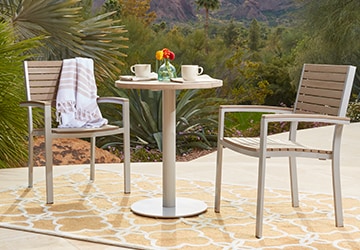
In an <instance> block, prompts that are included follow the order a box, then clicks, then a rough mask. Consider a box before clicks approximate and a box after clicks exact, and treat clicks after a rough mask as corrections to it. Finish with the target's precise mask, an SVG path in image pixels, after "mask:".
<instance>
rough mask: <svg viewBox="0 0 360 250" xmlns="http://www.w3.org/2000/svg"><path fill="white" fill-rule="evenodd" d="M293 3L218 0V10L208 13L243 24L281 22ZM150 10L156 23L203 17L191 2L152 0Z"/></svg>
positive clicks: (282, 1) (285, 17) (295, 7)
mask: <svg viewBox="0 0 360 250" xmlns="http://www.w3.org/2000/svg"><path fill="white" fill-rule="evenodd" d="M295 1H296V0H220V8H219V9H217V10H213V11H210V16H211V17H212V18H216V19H220V20H231V19H233V20H238V21H246V20H252V19H257V20H258V21H267V22H273V23H274V22H275V23H281V22H283V21H285V20H284V19H287V18H288V15H289V13H291V12H293V11H294V10H296V9H297V8H298V7H299V6H298V4H296V3H295ZM150 7H151V11H155V12H156V15H157V21H166V22H187V21H192V20H196V19H197V15H203V14H204V10H203V9H200V10H199V9H197V6H196V4H195V0H192V1H189V0H152V1H151V3H150Z"/></svg>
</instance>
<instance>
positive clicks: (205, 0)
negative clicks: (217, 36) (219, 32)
mask: <svg viewBox="0 0 360 250" xmlns="http://www.w3.org/2000/svg"><path fill="white" fill-rule="evenodd" d="M195 3H196V5H197V6H198V9H200V8H204V9H205V34H208V29H209V11H210V10H215V9H218V8H220V1H219V0H195Z"/></svg>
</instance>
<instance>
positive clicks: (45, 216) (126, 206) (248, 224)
mask: <svg viewBox="0 0 360 250" xmlns="http://www.w3.org/2000/svg"><path fill="white" fill-rule="evenodd" d="M54 185H55V187H54V191H55V203H54V204H53V205H46V204H45V184H44V182H38V183H36V184H35V185H34V187H33V188H32V189H29V188H27V187H26V186H25V183H24V186H21V187H16V188H11V189H9V190H6V191H2V192H0V227H4V228H11V229H18V230H25V231H30V232H36V233H43V234H49V235H56V236H59V237H65V238H71V239H79V240H86V241H91V242H97V243H103V244H110V245H114V246H122V247H129V248H135V249H207V250H211V249H327V250H328V249H360V230H359V229H360V198H359V197H357V198H355V197H353V198H351V197H350V198H349V197H346V198H343V206H344V220H345V227H343V228H336V227H335V225H334V212H333V201H332V196H331V195H325V194H318V193H317V194H316V193H301V194H300V201H301V202H300V208H292V207H291V199H290V193H289V192H288V191H287V190H271V189H267V190H266V194H265V197H266V199H265V213H264V230H263V238H262V239H256V238H255V237H254V231H255V205H256V188H255V187H250V186H243V185H223V201H222V206H221V213H215V212H214V210H213V204H214V184H213V183H212V182H206V181H192V180H186V179H181V180H177V196H178V197H191V198H196V199H201V200H203V201H205V202H206V203H207V204H208V206H209V208H208V210H207V212H205V213H203V214H201V215H198V216H194V217H189V218H180V219H154V218H147V217H142V216H137V215H135V214H133V213H132V212H131V211H130V206H131V204H133V203H134V202H136V201H138V200H141V199H144V198H149V197H161V190H162V184H161V178H160V177H157V176H150V175H143V174H133V175H132V192H131V194H128V195H125V194H124V193H123V176H122V175H121V174H120V173H115V172H110V171H100V170H98V171H97V172H96V180H95V182H90V181H89V176H88V170H87V169H80V170H76V171H73V172H71V173H67V174H65V175H62V176H59V177H56V178H55V179H54Z"/></svg>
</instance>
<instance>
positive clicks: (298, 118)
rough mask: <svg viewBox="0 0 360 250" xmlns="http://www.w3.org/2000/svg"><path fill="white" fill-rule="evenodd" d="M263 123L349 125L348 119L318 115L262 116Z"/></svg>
mask: <svg viewBox="0 0 360 250" xmlns="http://www.w3.org/2000/svg"><path fill="white" fill-rule="evenodd" d="M262 119H264V121H265V122H323V123H331V124H349V123H350V118H348V117H338V116H330V115H319V114H264V115H263V116H262Z"/></svg>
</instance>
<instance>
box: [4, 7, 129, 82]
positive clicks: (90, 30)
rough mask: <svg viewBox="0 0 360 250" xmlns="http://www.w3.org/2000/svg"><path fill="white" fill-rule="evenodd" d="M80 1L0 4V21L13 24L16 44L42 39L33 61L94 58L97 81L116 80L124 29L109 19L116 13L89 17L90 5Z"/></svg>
mask: <svg viewBox="0 0 360 250" xmlns="http://www.w3.org/2000/svg"><path fill="white" fill-rule="evenodd" d="M88 2H89V1H81V0H63V1H54V0H27V1H19V0H8V1H5V2H4V1H2V2H1V3H0V10H1V13H2V17H3V18H4V19H6V20H8V22H9V23H11V24H12V27H13V29H14V31H15V34H16V38H17V40H18V41H21V40H25V39H28V38H32V37H36V36H39V35H43V36H44V37H45V38H44V39H43V41H42V42H43V46H41V47H38V48H37V49H36V50H34V51H32V52H33V53H34V54H37V55H38V56H37V58H36V59H43V60H55V59H64V58H70V57H75V56H83V57H90V58H93V59H94V61H95V64H96V67H95V69H96V70H97V72H96V76H97V79H99V80H103V79H105V78H108V77H110V78H112V79H115V78H116V77H117V76H118V75H119V73H120V68H121V67H120V66H121V65H123V62H122V60H121V58H123V57H125V56H126V55H125V54H124V53H123V52H122V51H123V49H124V48H126V47H127V46H125V45H124V41H126V40H127V38H126V37H124V36H123V34H124V33H125V32H127V31H126V30H125V28H124V27H123V26H121V25H119V22H120V21H119V20H113V19H111V16H112V15H113V14H115V12H109V13H105V14H100V15H96V16H91V14H90V13H91V4H89V3H88Z"/></svg>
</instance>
